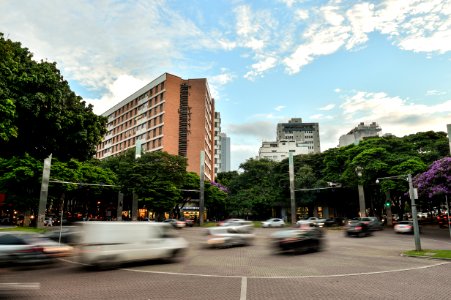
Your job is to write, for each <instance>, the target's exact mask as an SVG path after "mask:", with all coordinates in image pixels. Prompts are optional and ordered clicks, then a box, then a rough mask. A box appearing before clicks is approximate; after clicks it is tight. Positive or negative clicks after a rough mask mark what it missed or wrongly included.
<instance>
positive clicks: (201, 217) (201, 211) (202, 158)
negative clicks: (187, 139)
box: [199, 151, 205, 226]
mask: <svg viewBox="0 0 451 300" xmlns="http://www.w3.org/2000/svg"><path fill="white" fill-rule="evenodd" d="M204 161H205V153H204V151H200V197H199V198H200V199H199V225H200V226H202V225H203V224H204V173H205V171H204V170H205V166H204Z"/></svg>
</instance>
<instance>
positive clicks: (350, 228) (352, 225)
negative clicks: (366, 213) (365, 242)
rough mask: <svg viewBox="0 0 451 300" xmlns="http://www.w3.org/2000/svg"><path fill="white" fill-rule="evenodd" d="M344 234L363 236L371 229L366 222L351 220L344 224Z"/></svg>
mask: <svg viewBox="0 0 451 300" xmlns="http://www.w3.org/2000/svg"><path fill="white" fill-rule="evenodd" d="M345 235H346V236H357V237H364V236H369V235H371V230H370V228H369V226H368V225H367V224H365V223H363V222H361V221H358V220H352V221H350V222H348V224H347V225H346V231H345Z"/></svg>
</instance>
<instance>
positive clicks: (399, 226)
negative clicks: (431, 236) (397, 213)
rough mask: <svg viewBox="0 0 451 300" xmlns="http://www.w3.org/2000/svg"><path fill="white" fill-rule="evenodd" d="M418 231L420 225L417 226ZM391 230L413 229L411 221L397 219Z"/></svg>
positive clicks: (407, 230)
mask: <svg viewBox="0 0 451 300" xmlns="http://www.w3.org/2000/svg"><path fill="white" fill-rule="evenodd" d="M418 229H419V231H420V232H421V231H422V230H421V226H418ZM393 230H394V231H395V232H396V233H414V230H413V221H399V222H398V223H397V224H396V225H395V226H394V227H393Z"/></svg>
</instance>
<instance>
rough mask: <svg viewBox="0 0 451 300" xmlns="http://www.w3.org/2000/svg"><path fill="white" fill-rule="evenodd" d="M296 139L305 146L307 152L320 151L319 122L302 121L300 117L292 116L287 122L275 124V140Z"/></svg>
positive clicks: (301, 145) (300, 145)
mask: <svg viewBox="0 0 451 300" xmlns="http://www.w3.org/2000/svg"><path fill="white" fill-rule="evenodd" d="M290 140H294V141H296V142H297V143H296V145H298V146H299V147H307V149H308V153H320V152H321V146H320V139H319V124H318V123H302V118H292V119H291V120H289V121H288V123H279V124H277V141H290Z"/></svg>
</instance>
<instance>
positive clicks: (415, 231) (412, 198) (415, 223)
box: [376, 174, 421, 251]
mask: <svg viewBox="0 0 451 300" xmlns="http://www.w3.org/2000/svg"><path fill="white" fill-rule="evenodd" d="M406 176H407V181H408V182H409V197H410V206H411V207H412V221H413V234H414V238H415V251H421V242H420V227H419V226H418V215H417V205H416V203H415V197H416V193H415V189H414V188H413V183H412V174H407V175H398V176H389V177H381V178H377V179H376V183H379V181H380V180H381V179H400V178H401V179H405V178H406Z"/></svg>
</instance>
